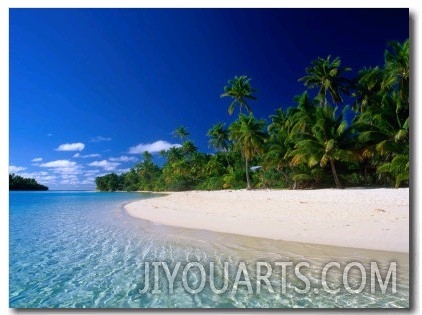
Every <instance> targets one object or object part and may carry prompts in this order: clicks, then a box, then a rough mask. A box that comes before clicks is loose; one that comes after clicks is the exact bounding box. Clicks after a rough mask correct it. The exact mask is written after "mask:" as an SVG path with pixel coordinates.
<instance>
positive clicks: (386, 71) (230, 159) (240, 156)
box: [96, 40, 410, 191]
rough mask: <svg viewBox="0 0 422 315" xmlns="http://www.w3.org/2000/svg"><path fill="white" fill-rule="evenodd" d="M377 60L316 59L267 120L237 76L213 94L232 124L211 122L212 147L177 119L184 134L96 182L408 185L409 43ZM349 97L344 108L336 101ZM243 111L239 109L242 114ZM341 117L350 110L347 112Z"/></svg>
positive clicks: (129, 186)
mask: <svg viewBox="0 0 422 315" xmlns="http://www.w3.org/2000/svg"><path fill="white" fill-rule="evenodd" d="M384 59H385V64H384V66H383V67H374V68H370V67H366V68H363V69H361V70H360V71H359V72H358V75H357V77H356V78H353V79H348V78H347V77H346V76H345V75H346V73H347V72H349V71H350V70H351V69H350V68H347V67H342V66H341V59H340V58H339V57H336V58H334V59H332V58H331V56H328V57H326V58H317V59H316V60H314V61H312V62H311V65H310V67H308V68H306V70H305V73H306V75H305V76H303V77H302V78H300V79H299V81H300V82H303V83H304V86H305V87H306V88H307V89H308V90H314V89H317V94H316V96H315V98H312V97H311V96H310V93H308V90H306V91H305V92H304V93H303V94H302V95H299V96H296V98H295V103H296V104H295V106H292V107H289V108H287V109H286V110H284V109H282V108H279V109H276V110H275V112H274V114H272V115H270V117H269V122H268V121H266V120H264V119H257V118H255V117H254V115H253V113H252V106H251V104H250V101H253V100H255V99H256V96H255V95H254V93H256V92H257V91H256V90H255V89H254V88H252V86H251V83H250V81H251V79H250V78H248V77H247V76H244V75H243V76H239V77H238V76H235V77H234V79H232V80H229V81H228V85H227V86H225V87H224V93H223V94H221V97H224V98H225V97H228V98H230V99H231V103H230V105H229V108H228V110H229V114H230V115H231V114H233V112H234V111H235V108H238V109H239V116H238V118H237V120H235V121H234V122H233V123H232V124H231V125H230V126H228V127H227V128H225V125H224V124H223V123H217V124H216V125H214V126H212V127H211V128H210V129H209V131H208V133H207V136H208V137H209V138H210V139H209V143H210V146H211V147H212V148H214V150H215V154H205V153H201V152H198V149H197V147H196V146H195V144H194V143H193V142H192V141H191V140H189V133H188V131H187V129H186V128H185V127H183V126H181V127H179V128H177V129H176V130H175V131H174V136H176V137H179V138H180V140H181V141H182V146H181V147H173V148H171V149H169V150H168V151H165V152H161V153H160V154H161V155H162V156H163V157H165V163H164V165H163V166H162V167H158V166H157V165H155V164H154V163H153V159H152V155H151V154H149V153H148V152H145V153H144V156H143V158H144V159H143V161H142V162H141V163H139V164H137V165H136V166H135V167H134V168H132V169H131V170H130V172H128V173H123V174H121V175H117V174H108V175H105V176H101V177H97V178H96V185H97V189H98V190H105V191H115V190H128V191H133V190H153V191H163V190H189V189H227V188H244V187H245V186H246V187H247V188H248V189H250V188H253V187H255V188H260V187H271V188H288V187H290V188H294V189H295V188H318V187H337V188H342V187H345V186H386V187H399V186H408V185H409V164H410V163H409V124H410V121H409V70H410V68H409V41H408V40H406V41H405V42H404V43H398V42H391V43H389V44H388V47H387V49H386V51H385V54H384ZM345 95H347V96H348V98H349V99H352V100H353V104H352V106H351V107H349V106H345V104H343V98H344V96H345ZM242 109H246V111H247V114H244V113H242ZM346 115H348V116H347V117H350V116H351V118H347V119H346V118H345V117H346Z"/></svg>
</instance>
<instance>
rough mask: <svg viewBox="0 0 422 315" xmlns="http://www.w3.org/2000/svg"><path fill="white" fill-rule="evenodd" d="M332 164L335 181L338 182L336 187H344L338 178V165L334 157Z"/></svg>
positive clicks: (331, 160)
mask: <svg viewBox="0 0 422 315" xmlns="http://www.w3.org/2000/svg"><path fill="white" fill-rule="evenodd" d="M330 164H331V171H332V172H333V176H334V181H335V182H336V187H337V188H343V186H342V185H341V183H340V179H339V178H338V175H337V170H336V166H335V164H334V159H332V158H330Z"/></svg>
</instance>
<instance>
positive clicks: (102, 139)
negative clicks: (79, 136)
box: [91, 136, 111, 142]
mask: <svg viewBox="0 0 422 315" xmlns="http://www.w3.org/2000/svg"><path fill="white" fill-rule="evenodd" d="M101 141H111V138H108V137H102V136H96V137H95V138H92V139H91V142H101Z"/></svg>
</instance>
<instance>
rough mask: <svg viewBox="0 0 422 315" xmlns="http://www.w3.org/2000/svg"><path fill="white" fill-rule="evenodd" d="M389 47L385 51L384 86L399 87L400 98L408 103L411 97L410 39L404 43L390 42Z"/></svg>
mask: <svg viewBox="0 0 422 315" xmlns="http://www.w3.org/2000/svg"><path fill="white" fill-rule="evenodd" d="M388 48H390V49H387V50H386V51H385V53H384V59H385V72H386V75H385V77H384V81H383V88H384V89H388V88H390V87H393V86H397V87H398V91H399V96H400V100H401V101H402V102H405V103H407V102H408V99H409V75H410V65H409V59H410V54H409V40H408V39H407V40H406V41H405V42H404V43H403V44H400V43H399V42H397V41H392V42H389V43H388Z"/></svg>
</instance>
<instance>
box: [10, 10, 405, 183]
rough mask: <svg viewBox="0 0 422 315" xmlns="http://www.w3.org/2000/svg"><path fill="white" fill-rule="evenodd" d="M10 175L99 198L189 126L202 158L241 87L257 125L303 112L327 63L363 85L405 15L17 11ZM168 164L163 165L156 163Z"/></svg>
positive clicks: (13, 18) (401, 29)
mask: <svg viewBox="0 0 422 315" xmlns="http://www.w3.org/2000/svg"><path fill="white" fill-rule="evenodd" d="M9 18H10V25H9V34H10V46H9V56H10V64H9V65H10V76H9V83H10V90H9V93H10V95H9V128H10V130H9V171H11V172H15V173H17V174H20V175H22V176H25V177H34V178H36V179H37V180H38V181H39V182H40V183H42V184H45V185H47V186H49V187H50V189H94V188H95V184H94V179H95V177H96V176H99V175H103V174H106V173H110V172H116V173H121V172H123V171H127V170H128V169H129V168H130V167H133V166H134V165H135V164H136V163H137V162H140V161H141V154H140V152H141V151H143V150H149V151H158V150H160V149H163V148H168V147H169V146H170V145H176V144H178V143H179V142H180V139H179V140H178V139H177V138H173V137H172V131H173V130H174V129H175V128H177V127H178V126H180V125H184V126H186V127H187V128H188V131H189V132H190V134H191V135H190V138H191V139H192V140H193V141H194V142H195V144H196V145H197V146H198V147H199V149H200V150H201V151H203V152H212V150H211V149H210V148H209V147H208V138H207V137H206V135H205V134H206V132H207V130H208V129H209V128H210V127H211V126H212V125H213V124H215V123H217V122H219V121H222V122H226V123H227V124H229V123H230V122H231V121H233V120H234V119H235V118H236V114H237V113H235V114H234V115H233V116H229V115H228V113H227V108H228V106H229V104H230V100H228V99H224V98H223V99H221V98H220V94H221V93H222V92H223V87H224V86H225V85H226V83H227V80H228V79H231V78H233V77H234V75H243V74H245V75H248V76H249V77H251V78H252V81H251V84H252V86H253V87H255V88H256V89H257V90H258V92H257V93H256V96H257V97H258V100H257V101H255V102H253V103H251V107H252V110H253V112H254V114H255V116H256V117H259V118H267V117H268V115H270V114H272V113H273V112H274V111H275V109H277V108H279V107H288V106H292V105H294V103H293V102H292V99H293V97H294V96H295V95H297V94H301V93H302V92H303V91H304V87H303V84H302V83H300V82H297V79H298V78H300V77H301V76H303V75H304V73H305V72H304V71H305V68H306V67H307V66H308V65H309V63H310V61H311V60H313V59H315V58H316V57H318V56H321V57H326V56H327V55H329V54H331V55H332V56H339V57H341V59H342V64H343V65H344V66H350V67H352V69H353V72H352V73H351V75H355V74H356V73H357V71H358V70H359V69H360V68H362V67H363V66H376V65H382V64H383V53H384V50H385V47H386V43H387V42H388V41H389V40H399V41H403V40H404V39H406V38H408V36H409V35H408V34H409V15H408V10H406V9H401V10H400V9H393V10H385V9H343V10H339V9H336V10H334V9H309V10H305V9H296V10H294V9H224V10H223V9H190V10H188V9H155V10H154V9H11V10H10V11H9ZM156 161H157V162H158V163H160V162H161V161H160V159H159V158H158V157H156Z"/></svg>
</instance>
